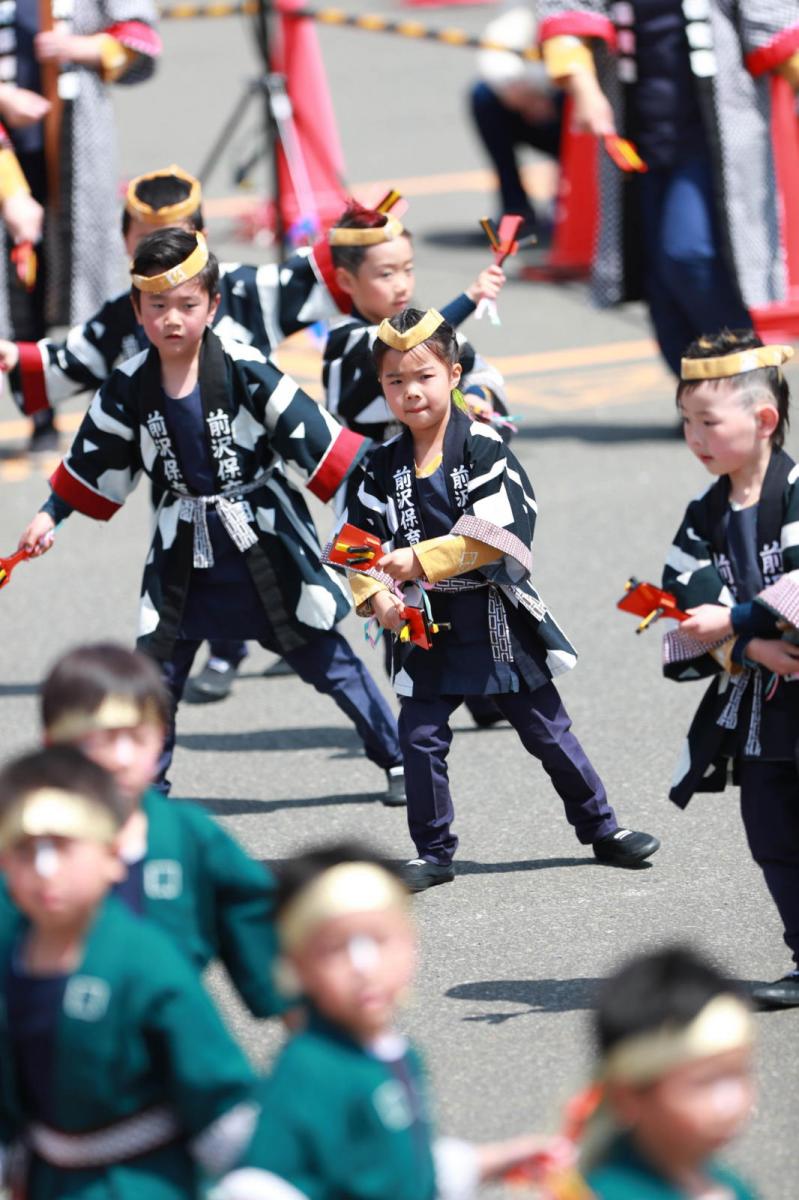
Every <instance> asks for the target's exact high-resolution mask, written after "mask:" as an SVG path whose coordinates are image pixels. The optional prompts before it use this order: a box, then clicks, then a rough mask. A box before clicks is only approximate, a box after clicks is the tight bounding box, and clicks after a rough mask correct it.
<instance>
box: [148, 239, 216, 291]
mask: <svg viewBox="0 0 799 1200" xmlns="http://www.w3.org/2000/svg"><path fill="white" fill-rule="evenodd" d="M196 245H197V238H196V236H195V235H194V234H193V233H189V232H188V231H187V230H185V229H172V228H171V227H170V228H168V229H154V230H153V232H152V233H148V234H147V237H145V238H142V240H141V241H140V242H139V244H138V246H137V247H136V253H135V254H134V255H133V261H132V263H131V272H132V273H133V274H134V275H160V274H162V272H164V271H171V270H172V268H173V267H177V266H179V265H180V264H181V263H182V262H185V261H186V259H187V258H188V257H189V255H190V254H191V252H192V250H194V249H195V247H196ZM195 279H197V281H198V282H199V284H200V286H201V287H202V289H203V291H204V292H207V293H208V295H209V296H211V297H213V296H215V295H216V294H217V292H218V291H219V262H218V261H217V258H216V255H215V254H212V253H211V252H210V251H209V252H208V262H207V263H206V264H205V266H204V267H203V269H202V271H200V272H199V274H197V275H196V276H195ZM130 291H131V295H132V296H133V298H134V301H135V303H136V304H138V302H139V299H140V296H141V292H140V291H139V289H138V288H137V287H131V289H130Z"/></svg>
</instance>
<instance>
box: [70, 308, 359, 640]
mask: <svg viewBox="0 0 799 1200" xmlns="http://www.w3.org/2000/svg"><path fill="white" fill-rule="evenodd" d="M199 384H200V394H201V401H202V406H203V412H204V414H205V422H206V426H207V436H208V445H209V447H210V450H211V457H212V459H213V462H214V467H215V471H216V480H217V490H218V493H219V494H225V495H226V497H227V500H228V501H229V502H230V503H231V504H232V511H233V513H234V516H235V517H236V519H237V521H238V522H239V523H240V524H241V525H242V526H243V527H244V529H245V532H246V531H247V530H248V531H249V533H247V535H246V536H247V537H251V539H252V541H253V544H252V545H251V546H250V547H249V548H248V549H247V550H246V551H242V552H243V553H245V554H246V564H247V568H248V570H249V572H250V574H251V576H252V579H253V581H254V583H255V586H256V589H257V592H258V595H259V597H260V599H261V600H262V602H263V604H264V607H265V610H266V612H267V614H268V617H269V621H270V623H271V626H272V629H273V631H274V640H275V644H276V646H277V647H278V648H279V650H280V651H282V652H285V651H290V650H292V649H296V648H297V647H299V646H302V645H305V644H306V643H307V642H308V641H310V640H311V639H312V638H313V637H314V636H316V635H317V634H318V632H319V631H320V630H327V629H331V628H332V627H333V626H334V625H335V624H336V622H337V621H339V620H341V618H342V617H343V616H344V615H345V614H346V612H347V611H348V610H349V607H350V600H349V597H348V595H346V594H345V593H346V588H345V586H343V584H342V581H341V580H340V579H339V578H338V577H337V576H336V574H335V573H334V572H333V571H332V570H331V569H329V568H327V567H325V566H322V564H321V563H320V561H319V555H320V547H319V542H318V538H317V534H316V530H315V528H314V524H313V521H312V519H311V515H310V513H309V511H308V508H307V505H306V503H305V500H304V499H303V497H302V495H301V493H300V492H299V490H298V489H297V488H296V487H295V486H294V484H293V483H292V482H291V481H290V480H289V477H288V475H287V472H286V465H287V464H290V465H291V466H292V467H293V468H294V469H295V470H296V471H297V472H298V474H299V476H300V478H301V479H303V481H304V482H305V485H306V486H307V487H308V489H309V490H310V491H311V492H313V494H314V495H315V496H317V497H318V498H319V499H321V500H329V499H330V497H331V496H332V495H333V494H334V493H335V491H336V489H337V488H338V487H339V486H340V484H341V483H342V482H343V480H344V479H345V478H346V477H347V475H348V474H349V472H350V471H351V470H352V468H353V467H354V465H355V464H356V463H357V461H358V459H359V457H360V456H361V455H362V454H363V453H364V450H365V447H366V445H367V443H365V442H364V441H363V439H362V438H360V437H359V436H358V435H357V434H355V433H351V432H350V431H349V430H346V429H343V428H342V427H341V426H340V425H339V424H338V422H336V421H335V420H334V419H333V418H332V417H331V416H330V414H329V413H327V412H325V411H324V409H322V408H320V407H319V405H318V404H316V403H315V401H313V400H312V399H311V398H310V396H307V395H306V394H305V392H303V391H301V389H300V388H299V387H298V386H297V385H296V384H295V383H294V381H293V380H292V379H290V378H289V376H287V375H283V374H282V373H281V372H280V371H279V370H278V369H277V367H275V366H274V365H273V364H272V363H270V362H268V361H267V360H266V359H264V357H263V355H262V354H259V353H258V351H256V350H254V349H252V348H250V347H247V346H242V345H241V344H240V343H238V342H234V341H228V340H222V339H220V338H219V337H217V335H216V334H215V333H213V332H212V331H211V330H208V331H207V332H206V334H205V339H204V343H203V347H202V351H201V358H200V374H199ZM164 403H165V401H164V397H163V392H162V390H161V375H160V360H159V357H158V354H157V352H156V351H155V350H154V349H150V350H144V351H142V352H141V353H140V354H138V355H137V356H136V357H134V358H132V359H130V360H129V361H128V362H126V363H124V364H123V365H122V366H121V367H120V368H118V369H117V370H115V371H114V373H113V374H112V376H111V377H110V379H109V380H108V381H107V383H105V384H104V385H103V386H102V387H101V388H100V390H99V391H98V392H97V394H96V395H95V397H94V399H93V400H92V403H91V405H90V407H89V410H88V412H87V413H86V416H85V417H84V419H83V422H82V424H81V426H80V428H79V430H78V432H77V434H76V436H75V440H74V442H73V444H72V448H71V449H70V451H69V453H68V455H67V456H66V458H65V459H64V461H63V462H62V463H61V465H60V466H59V467H58V468H57V470H56V471H55V473H54V475H53V477H52V479H51V486H52V488H53V491H54V493H55V494H56V495H57V496H58V497H60V499H61V500H63V501H65V502H66V503H67V504H69V505H71V506H72V507H73V508H75V509H77V510H78V511H80V512H82V513H84V514H85V515H86V516H89V517H93V518H95V519H97V520H106V521H107V520H109V519H110V518H111V517H112V516H113V515H114V513H116V512H117V511H118V510H119V508H120V507H121V506H122V504H124V502H125V500H126V499H127V497H128V496H129V495H130V493H131V491H132V490H133V489H134V487H135V486H136V484H137V482H138V480H139V478H140V476H141V475H142V473H144V474H147V475H148V476H149V477H150V479H151V480H152V481H153V483H154V484H155V486H156V489H157V492H158V493H163V495H162V496H161V499H160V502H159V504H158V507H157V509H156V513H155V528H154V532H153V537H152V542H151V544H150V549H149V553H148V555H147V559H146V562H145V567H144V577H143V581H142V593H141V610H140V624H139V646H140V648H142V649H145V650H147V651H148V652H149V653H150V654H152V655H153V656H154V657H155V658H157V659H161V660H166V659H168V658H169V656H170V654H171V652H172V647H173V645H174V641H175V638H176V636H177V634H178V631H179V628H180V622H181V617H182V613H183V609H184V606H185V602H186V596H187V593H188V589H189V586H190V582H191V578H192V571H193V570H195V569H199V568H195V567H194V566H193V564H194V562H195V561H197V556H198V550H201V547H200V546H199V545H198V530H201V527H202V526H201V520H200V519H199V518H201V516H202V514H201V513H198V512H197V507H198V506H197V505H195V504H194V502H193V500H192V498H191V493H190V491H189V488H188V487H187V485H186V483H185V481H184V478H183V472H182V470H181V463H180V461H179V459H178V457H177V455H176V452H175V446H174V444H173V441H172V438H171V437H170V434H169V430H168V427H167V423H166V420H165V418H164V413H163V411H162V406H163V405H164ZM242 492H243V497H242ZM199 507H200V508H202V503H200V505H199ZM238 632H239V631H237V630H235V629H231V630H230V631H229V632H227V631H220V633H219V636H233V637H235V636H237V634H238Z"/></svg>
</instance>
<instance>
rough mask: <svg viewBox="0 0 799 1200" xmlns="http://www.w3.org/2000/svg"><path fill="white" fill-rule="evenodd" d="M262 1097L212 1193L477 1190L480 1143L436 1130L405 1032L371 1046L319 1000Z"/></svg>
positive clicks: (355, 1195)
mask: <svg viewBox="0 0 799 1200" xmlns="http://www.w3.org/2000/svg"><path fill="white" fill-rule="evenodd" d="M257 1098H258V1102H259V1105H260V1109H261V1117H259V1122H258V1125H257V1127H256V1130H255V1133H254V1136H253V1139H252V1141H251V1143H250V1145H249V1147H248V1148H247V1149H246V1150H245V1152H244V1154H243V1156H242V1158H241V1161H240V1163H239V1166H238V1168H237V1169H236V1170H235V1171H233V1172H231V1174H229V1175H228V1176H226V1177H225V1178H224V1179H223V1180H221V1182H220V1183H219V1185H218V1186H217V1187H216V1188H214V1191H213V1193H212V1200H281V1198H282V1200H300V1197H301V1196H304V1197H307V1198H308V1200H435V1198H436V1196H442V1197H447V1196H451V1197H452V1198H453V1200H455V1197H460V1200H468V1197H469V1195H470V1194H471V1192H472V1191H473V1190H474V1187H475V1185H476V1182H477V1170H476V1163H475V1155H474V1151H473V1149H472V1148H471V1147H470V1146H469V1145H468V1144H467V1143H464V1142H460V1141H457V1140H456V1139H454V1138H440V1139H436V1138H434V1136H433V1129H432V1122H431V1115H430V1105H429V1099H428V1087H427V1080H426V1077H425V1073H424V1068H423V1066H422V1062H421V1060H420V1058H419V1055H418V1054H417V1052H416V1051H415V1050H414V1048H413V1047H412V1046H411V1045H409V1044H408V1042H407V1041H406V1040H405V1038H403V1037H401V1036H400V1035H399V1034H396V1033H391V1034H384V1035H383V1036H382V1037H381V1038H379V1039H377V1040H376V1043H375V1045H374V1046H362V1045H359V1044H358V1043H356V1042H355V1041H354V1040H353V1039H352V1037H351V1036H350V1035H349V1034H348V1033H347V1032H346V1031H345V1030H343V1029H341V1028H339V1027H337V1026H335V1025H333V1024H332V1023H331V1022H330V1021H328V1020H326V1019H325V1018H324V1017H322V1016H320V1015H319V1013H317V1012H316V1011H315V1010H313V1009H312V1010H311V1013H310V1017H309V1021H308V1027H307V1029H304V1030H303V1031H302V1032H300V1033H297V1034H295V1035H294V1036H293V1037H292V1038H291V1039H290V1040H289V1042H288V1043H287V1044H286V1045H285V1047H284V1048H283V1049H282V1051H281V1052H280V1054H279V1056H278V1059H277V1062H276V1063H275V1065H274V1067H273V1070H272V1071H271V1073H270V1075H269V1076H268V1077H267V1078H266V1079H265V1080H264V1081H263V1082H262V1083H261V1085H260V1087H259V1090H258V1093H257ZM287 1183H288V1184H291V1187H292V1189H296V1191H294V1190H292V1191H291V1192H287V1190H286V1184H287Z"/></svg>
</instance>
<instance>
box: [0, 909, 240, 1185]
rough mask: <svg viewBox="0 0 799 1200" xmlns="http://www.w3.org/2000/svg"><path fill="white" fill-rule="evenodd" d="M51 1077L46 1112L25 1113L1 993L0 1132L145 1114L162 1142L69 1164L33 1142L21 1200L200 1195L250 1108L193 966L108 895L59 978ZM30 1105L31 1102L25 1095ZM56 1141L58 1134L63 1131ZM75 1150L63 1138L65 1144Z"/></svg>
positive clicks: (2, 942)
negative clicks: (98, 1162)
mask: <svg viewBox="0 0 799 1200" xmlns="http://www.w3.org/2000/svg"><path fill="white" fill-rule="evenodd" d="M25 928H26V924H25V921H24V919H22V918H20V922H19V923H18V924H17V925H16V926H15V927H13V928H9V927H7V926H5V925H4V926H3V927H2V929H0V990H1V991H2V995H3V997H4V998H5V996H6V994H7V992H8V987H9V982H8V980H9V971H10V962H11V956H12V955H18V954H19V945H20V936H21V934H24V930H25ZM48 1050H49V1054H48V1068H49V1070H50V1072H51V1079H50V1081H49V1087H48V1088H47V1089H46V1095H47V1106H48V1109H49V1112H48V1114H47V1116H48V1120H46V1121H44V1120H42V1118H41V1114H34V1113H31V1112H29V1111H27V1108H26V1104H25V1102H24V1099H23V1095H22V1093H21V1090H20V1079H19V1077H18V1073H17V1066H16V1062H15V1050H14V1027H13V1025H12V1024H11V1023H10V1021H9V1016H8V1012H7V1006H6V1004H2V1005H0V1136H1V1137H2V1140H3V1142H4V1143H5V1146H6V1148H7V1147H8V1146H9V1144H11V1143H15V1142H21V1143H22V1144H23V1145H26V1144H27V1145H28V1146H30V1144H31V1143H32V1142H33V1141H36V1144H37V1145H38V1144H40V1143H39V1141H38V1140H37V1139H36V1137H35V1135H34V1133H33V1130H32V1125H33V1124H39V1125H45V1126H46V1129H47V1131H48V1132H49V1133H50V1135H51V1137H50V1140H51V1141H52V1134H53V1133H56V1134H59V1133H60V1134H67V1135H72V1136H74V1137H76V1138H77V1137H79V1135H83V1134H98V1135H101V1134H103V1132H105V1134H106V1135H107V1134H109V1133H110V1132H111V1131H112V1130H113V1127H114V1126H115V1125H117V1124H118V1123H119V1122H121V1121H124V1120H126V1119H128V1118H133V1117H135V1116H138V1115H140V1114H143V1113H149V1114H150V1120H151V1122H152V1125H151V1128H152V1126H155V1127H156V1128H157V1129H160V1130H162V1131H163V1136H162V1137H161V1138H160V1139H159V1140H161V1141H163V1142H165V1143H166V1144H163V1145H162V1146H161V1147H160V1148H156V1149H152V1150H151V1151H149V1152H146V1153H141V1154H139V1155H138V1156H136V1157H133V1158H130V1159H129V1160H128V1161H125V1154H124V1150H121V1149H120V1148H119V1147H117V1149H116V1153H115V1154H114V1161H113V1163H112V1164H111V1165H102V1166H92V1167H83V1168H79V1167H76V1168H73V1169H69V1170H65V1169H64V1168H63V1166H56V1165H53V1164H52V1161H45V1160H44V1158H43V1156H42V1155H43V1153H44V1152H45V1151H44V1149H42V1151H41V1152H40V1153H36V1152H35V1151H32V1152H31V1156H30V1161H29V1164H28V1167H27V1170H26V1171H25V1172H24V1174H25V1175H26V1176H27V1187H26V1190H25V1191H24V1193H23V1194H24V1195H25V1198H26V1200H65V1197H67V1196H68V1197H69V1198H70V1200H143V1198H144V1197H145V1196H146V1197H147V1200H193V1198H196V1200H199V1198H200V1197H201V1196H203V1195H204V1190H203V1189H204V1185H205V1181H206V1179H207V1178H208V1175H214V1174H220V1173H221V1172H222V1171H224V1170H227V1169H229V1167H230V1165H231V1163H232V1162H234V1161H235V1160H236V1158H237V1155H238V1153H239V1151H240V1148H241V1146H242V1144H246V1141H247V1138H248V1136H249V1132H250V1131H251V1129H252V1127H253V1123H254V1121H255V1117H256V1114H257V1107H256V1104H255V1102H254V1100H253V1086H254V1082H255V1081H254V1078H253V1075H252V1072H251V1069H250V1067H249V1065H248V1064H247V1061H246V1059H245V1058H244V1055H243V1053H242V1051H241V1050H240V1049H239V1047H238V1046H237V1044H236V1043H235V1041H234V1040H233V1038H232V1037H231V1035H230V1034H229V1033H228V1032H227V1030H226V1028H225V1026H224V1025H223V1023H222V1020H221V1018H220V1016H219V1015H218V1013H217V1011H216V1009H215V1008H214V1005H213V1004H212V1002H211V1000H210V998H209V996H208V995H207V994H206V992H205V990H204V988H203V986H202V984H201V982H200V980H199V978H198V976H197V975H196V972H195V971H194V969H193V968H192V967H191V966H190V965H189V964H188V963H187V962H186V959H185V957H184V956H183V955H182V954H180V952H179V951H178V950H177V949H176V948H175V947H174V946H173V945H172V943H171V941H170V940H169V938H167V937H166V936H165V935H164V934H163V933H162V932H161V930H159V929H156V928H154V927H153V926H152V925H151V924H150V923H149V922H147V921H144V920H141V919H140V918H139V917H136V916H134V915H133V914H132V913H130V912H128V910H127V909H126V908H125V907H124V906H123V905H122V904H120V903H119V901H118V900H116V899H115V898H113V897H109V898H107V899H106V900H105V901H104V902H103V904H102V905H101V907H100V909H99V910H98V913H97V915H96V917H95V920H94V923H93V925H92V926H91V928H90V930H89V932H88V935H87V937H86V942H85V946H84V951H83V958H82V960H81V962H80V965H79V966H78V967H77V969H76V970H75V971H74V972H72V973H71V974H70V975H69V976H68V978H67V979H66V983H65V987H64V990H63V997H62V1000H61V1004H60V1011H59V1012H58V1013H57V1024H56V1026H55V1029H54V1030H53V1036H52V1043H51V1045H50V1046H49V1047H48ZM28 1104H30V1101H28ZM57 1140H58V1141H59V1142H62V1143H63V1140H64V1139H57ZM73 1149H74V1152H75V1153H78V1148H77V1147H74V1146H73V1145H69V1146H68V1147H67V1150H68V1151H69V1150H73Z"/></svg>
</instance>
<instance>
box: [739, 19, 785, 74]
mask: <svg viewBox="0 0 799 1200" xmlns="http://www.w3.org/2000/svg"><path fill="white" fill-rule="evenodd" d="M797 50H799V25H793V26H792V27H791V28H790V29H783V31H782V32H781V33H778V34H777V36H776V37H774V38H772V39H771V41H770V42H769V43H768V44H767V45H766V46H760V47H758V49H757V50H752V51H751V52H750V53H749V54H747V56H746V58H745V59H744V62H745V64H746V69H747V71H748V72H749V74H750V75H754V76H755V78H757V77H758V75H765V74H767V73H768V72H769V71H774V70H776V68H777V67H779V66H780V65H781V64H782V63H784V62H787V60H788V59H789V58H790V57H791V55H793V54H795V53H796V51H797Z"/></svg>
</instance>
